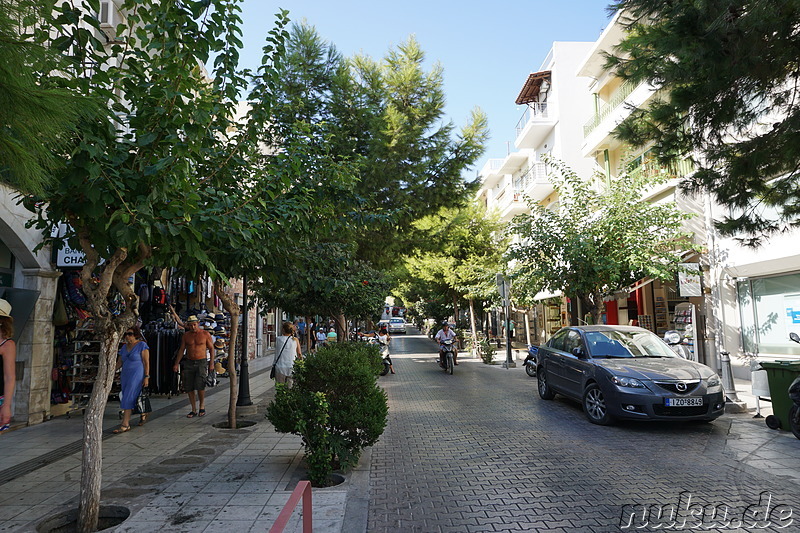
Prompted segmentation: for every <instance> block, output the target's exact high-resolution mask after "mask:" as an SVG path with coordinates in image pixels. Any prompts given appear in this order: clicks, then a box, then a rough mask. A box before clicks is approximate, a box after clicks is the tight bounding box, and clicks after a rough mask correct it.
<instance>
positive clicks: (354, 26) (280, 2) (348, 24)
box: [241, 0, 610, 175]
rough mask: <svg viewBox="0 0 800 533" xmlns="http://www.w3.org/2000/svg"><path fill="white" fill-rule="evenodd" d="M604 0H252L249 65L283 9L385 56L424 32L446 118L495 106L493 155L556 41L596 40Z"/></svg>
mask: <svg viewBox="0 0 800 533" xmlns="http://www.w3.org/2000/svg"><path fill="white" fill-rule="evenodd" d="M608 3H609V2H607V1H604V0H550V1H541V0H527V1H526V0H489V1H486V0H483V1H477V0H462V1H461V2H456V1H454V0H446V1H445V0H427V1H422V0H404V1H403V2H387V1H385V0H244V3H243V12H242V19H243V21H244V25H243V33H244V36H243V42H244V51H243V54H242V58H241V59H242V66H244V67H247V68H256V67H257V66H258V64H259V62H260V58H261V47H262V46H263V42H264V38H265V36H266V33H267V32H268V31H269V30H270V29H271V28H272V27H273V26H274V21H275V17H274V15H275V13H277V12H278V10H279V9H280V8H283V9H287V10H289V18H290V19H291V20H292V21H293V22H295V21H296V22H299V21H302V20H306V21H307V22H308V23H309V24H311V25H312V26H314V27H315V28H316V29H317V32H318V33H319V34H320V35H321V36H322V37H323V38H324V39H326V40H328V41H329V42H331V43H333V44H334V45H335V46H336V48H337V49H338V50H339V52H341V53H342V54H343V55H344V56H352V55H354V54H356V53H365V54H367V55H369V56H372V57H373V58H375V59H379V58H382V57H383V56H384V55H385V53H386V51H387V50H389V49H390V48H391V47H393V46H396V45H397V44H399V43H402V42H403V41H405V40H406V39H407V38H408V37H409V35H412V34H413V35H414V36H415V37H416V39H417V41H418V42H419V44H420V46H421V47H422V49H423V50H424V51H425V54H426V61H429V62H430V63H431V64H432V63H433V62H435V61H438V62H440V63H441V64H442V66H443V68H444V90H445V95H446V98H447V106H446V108H445V114H446V117H445V120H447V121H452V122H453V123H454V124H455V125H456V126H458V127H460V126H463V125H464V124H466V123H467V121H468V120H469V118H470V112H471V110H472V109H473V108H474V107H476V106H477V107H480V108H481V109H482V110H483V111H484V112H485V113H486V114H487V116H488V120H489V130H490V140H489V143H488V145H487V151H486V153H485V154H484V156H483V157H482V158H481V159H480V160H479V161H478V162H477V163H476V165H475V167H474V168H473V169H471V170H470V171H469V172H468V175H469V173H471V174H472V175H475V174H476V173H477V171H479V170H480V169H481V167H482V166H483V164H484V163H485V162H486V160H487V159H488V158H502V157H505V156H506V154H507V152H508V143H511V147H512V149H513V140H514V136H515V130H514V128H515V126H516V124H517V121H518V120H519V118H520V117H521V116H522V113H523V112H524V111H525V106H518V105H516V104H515V103H514V100H515V99H516V97H517V94H519V91H520V89H521V88H522V85H523V84H524V82H525V80H526V78H527V76H528V74H530V73H531V72H536V71H537V70H538V69H539V67H540V66H541V63H542V61H544V58H545V56H546V55H547V52H548V51H549V50H550V48H551V46H552V43H553V41H595V40H596V39H597V37H599V35H600V33H601V32H602V30H603V29H604V28H605V26H606V25H607V24H608V22H609V20H610V19H609V16H608V13H607V12H606V6H607V5H608Z"/></svg>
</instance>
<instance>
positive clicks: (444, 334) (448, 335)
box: [433, 321, 458, 368]
mask: <svg viewBox="0 0 800 533" xmlns="http://www.w3.org/2000/svg"><path fill="white" fill-rule="evenodd" d="M433 338H434V340H436V342H438V343H439V364H440V365H441V366H442V368H444V352H443V351H442V343H443V342H444V341H450V340H455V338H456V332H455V331H453V330H452V329H450V324H448V323H447V321H444V322H442V329H440V330H439V331H437V332H436V336H434V337H433ZM453 364H455V365H457V364H458V348H456V346H455V344H453Z"/></svg>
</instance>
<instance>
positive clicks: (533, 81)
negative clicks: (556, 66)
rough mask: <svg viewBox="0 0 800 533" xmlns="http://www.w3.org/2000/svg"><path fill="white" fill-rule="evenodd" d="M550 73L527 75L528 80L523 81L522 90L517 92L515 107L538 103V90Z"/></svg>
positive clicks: (546, 71) (544, 71)
mask: <svg viewBox="0 0 800 533" xmlns="http://www.w3.org/2000/svg"><path fill="white" fill-rule="evenodd" d="M550 72H551V71H549V70H542V71H540V72H534V73H533V74H529V75H528V79H527V80H525V85H523V86H522V90H521V91H520V92H519V96H517V100H516V103H517V105H522V104H529V103H531V102H538V101H539V90H540V89H541V88H542V82H543V81H544V80H549V79H550Z"/></svg>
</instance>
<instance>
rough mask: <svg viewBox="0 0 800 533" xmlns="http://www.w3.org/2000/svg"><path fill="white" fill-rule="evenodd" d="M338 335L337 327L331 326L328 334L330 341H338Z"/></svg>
mask: <svg viewBox="0 0 800 533" xmlns="http://www.w3.org/2000/svg"><path fill="white" fill-rule="evenodd" d="M338 337H339V336H338V335H337V334H336V328H331V329H330V330H329V331H328V335H327V339H328V342H336V339H337V338H338Z"/></svg>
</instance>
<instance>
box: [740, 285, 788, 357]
mask: <svg viewBox="0 0 800 533" xmlns="http://www.w3.org/2000/svg"><path fill="white" fill-rule="evenodd" d="M746 284H747V282H740V287H739V289H740V291H739V303H740V310H741V314H742V337H743V346H745V350H746V351H750V350H748V349H747V348H748V347H749V348H753V347H755V348H756V350H754V351H757V352H758V353H761V354H773V355H779V356H780V355H791V356H800V346H798V345H797V344H796V343H794V342H792V341H790V340H789V333H791V332H795V333H800V273H797V274H788V275H785V276H774V277H769V278H760V279H753V280H750V282H749V292H748V289H747V287H743V285H746ZM748 301H749V303H748ZM743 302H744V304H745V305H742V303H743ZM750 309H752V311H750ZM750 317H752V318H750Z"/></svg>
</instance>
